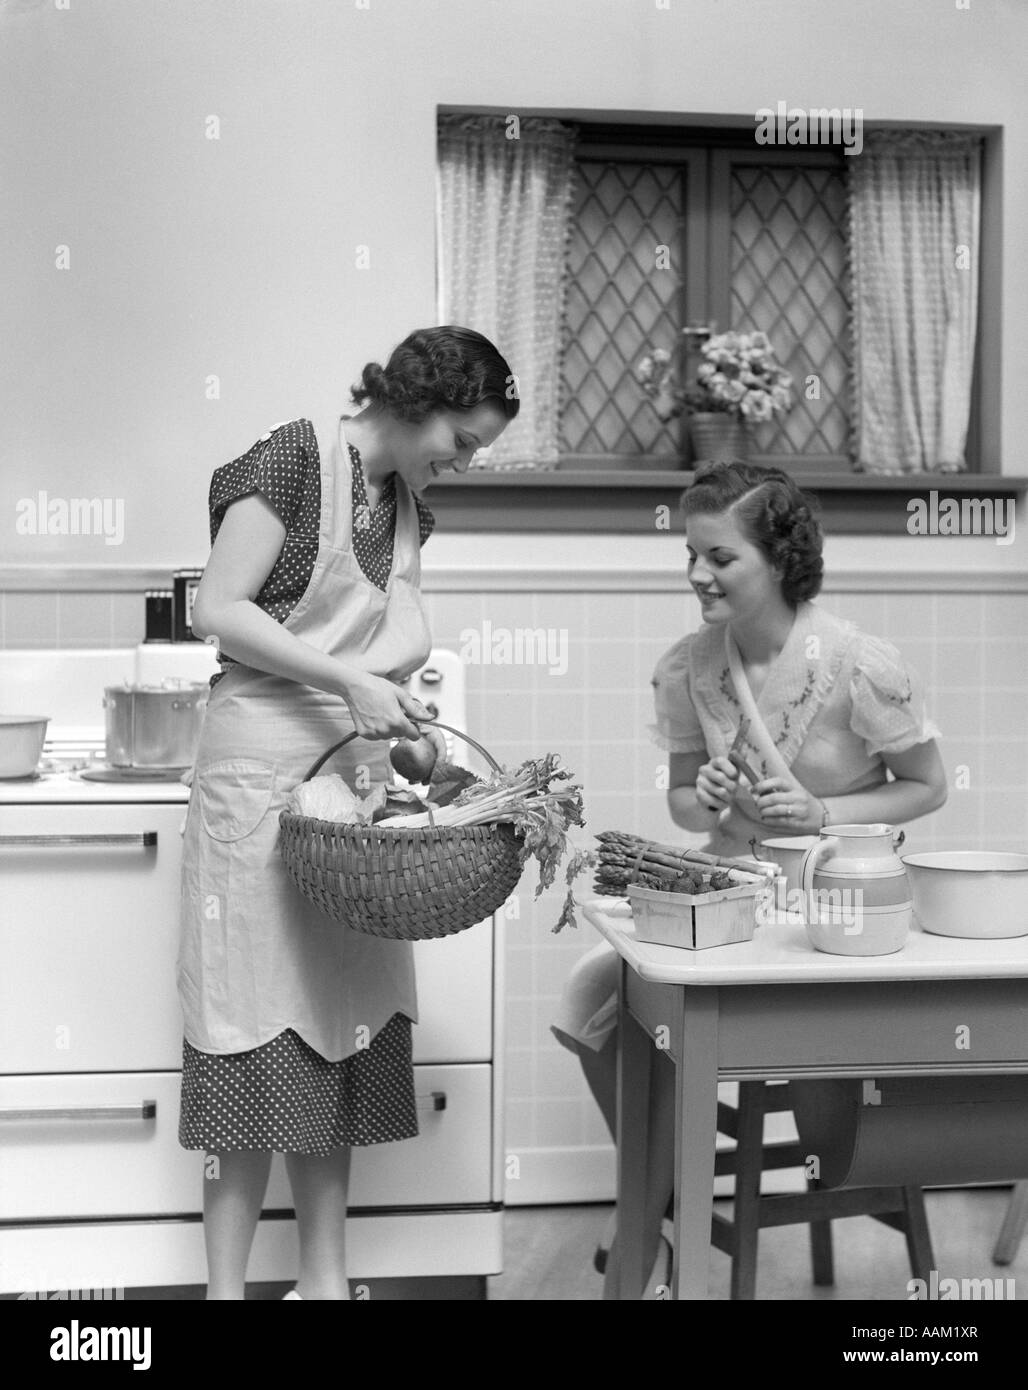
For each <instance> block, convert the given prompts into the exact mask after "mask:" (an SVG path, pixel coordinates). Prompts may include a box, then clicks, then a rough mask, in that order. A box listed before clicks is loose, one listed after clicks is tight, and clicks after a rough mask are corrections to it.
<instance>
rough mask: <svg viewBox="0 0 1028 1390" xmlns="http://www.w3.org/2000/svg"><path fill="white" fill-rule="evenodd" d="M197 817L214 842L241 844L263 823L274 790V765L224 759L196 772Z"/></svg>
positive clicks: (251, 759) (256, 761) (247, 760)
mask: <svg viewBox="0 0 1028 1390" xmlns="http://www.w3.org/2000/svg"><path fill="white" fill-rule="evenodd" d="M194 790H195V791H197V792H198V793H199V803H200V816H201V818H202V820H203V825H204V829H205V830H206V831H207V834H208V835H210V837H211V838H212V839H213V840H223V841H232V840H242V839H244V838H245V836H247V835H250V834H252V833H253V831H255V830H256V829H257V827H258V825H260V823H261V821H262V820H263V818H264V816H265V814H266V812H267V810H268V807H269V806H270V804H271V798H272V795H273V793H274V790H275V765H274V763H264V762H260V761H258V760H257V759H254V758H223V759H222V760H221V761H220V762H216V763H208V764H207V766H206V767H204V768H200V769H198V770H197V773H196V777H195V787H194Z"/></svg>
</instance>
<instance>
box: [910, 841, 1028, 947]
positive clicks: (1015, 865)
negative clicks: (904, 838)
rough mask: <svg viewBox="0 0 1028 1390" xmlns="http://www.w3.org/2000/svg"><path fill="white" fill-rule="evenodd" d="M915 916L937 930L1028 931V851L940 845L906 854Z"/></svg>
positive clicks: (967, 933) (976, 933) (975, 933)
mask: <svg viewBox="0 0 1028 1390" xmlns="http://www.w3.org/2000/svg"><path fill="white" fill-rule="evenodd" d="M900 857H901V859H902V860H903V863H904V865H905V866H906V870H907V874H908V876H909V878H910V887H911V890H912V893H913V898H914V918H915V920H916V922H917V924H918V925H919V926H920V928H921V930H922V931H926V932H931V933H932V934H933V935H934V936H963V937H976V938H989V937H997V938H998V937H1009V936H1028V854H1002V853H999V852H994V851H991V850H970V849H968V850H959V849H951V850H935V851H932V852H930V853H927V854H904V855H901V856H900Z"/></svg>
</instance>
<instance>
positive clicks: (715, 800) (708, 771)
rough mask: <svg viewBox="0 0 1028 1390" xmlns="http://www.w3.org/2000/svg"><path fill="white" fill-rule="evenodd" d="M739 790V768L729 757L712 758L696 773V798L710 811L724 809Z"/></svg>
mask: <svg viewBox="0 0 1028 1390" xmlns="http://www.w3.org/2000/svg"><path fill="white" fill-rule="evenodd" d="M738 790H739V773H738V769H737V768H736V767H735V766H734V765H733V764H732V763H730V762H729V761H728V759H727V758H723V757H717V758H711V760H710V762H709V763H704V764H703V766H702V767H701V768H700V770H699V772H697V774H696V800H697V801H698V802H699V804H700V805H701V806H703V807H704V808H705V809H706V810H708V811H717V812H719V813H720V812H721V811H723V810H724V809H725V807H726V806H730V805H731V804H732V802H733V801H734V800H735V794H736V792H737V791H738Z"/></svg>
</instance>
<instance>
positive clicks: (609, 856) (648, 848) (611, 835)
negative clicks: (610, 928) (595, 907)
mask: <svg viewBox="0 0 1028 1390" xmlns="http://www.w3.org/2000/svg"><path fill="white" fill-rule="evenodd" d="M596 839H597V841H598V842H599V849H597V850H588V851H584V850H583V851H579V852H578V853H577V854H575V855H574V856H573V857H572V859H571V861H570V863H569V864H568V868H567V883H568V894H567V897H566V898H565V900H564V909H563V911H562V912H561V915H560V918H559V919H558V921H557V925H556V926H555V927H554V928H553V930H554V931H555V932H559V931H560V930H561V928H562V927H566V926H569V925H570V926H577V925H578V924H577V921H576V919H575V906H576V904H575V897H574V891H573V888H572V884H573V882H574V879H575V878H576V876H577V875H578V874H580V873H582V872H584V870H585V869H587V868H592V869H593V870H594V875H593V889H594V891H595V892H596V893H599V894H601V895H605V896H608V897H618V898H624V897H627V888H628V885H629V883H635V884H639V885H640V886H641V887H643V888H657V889H666V888H670V886H671V885H672V884H674V885H675V891H679V890H681V889H683V888H684V889H685V891H688V892H693V893H699V892H707V891H713V892H717V891H719V890H720V889H722V888H729V887H734V886H736V885H742V884H754V883H761V882H763V881H764V879H765V877H766V871H765V869H764V866H763V865H761V864H760V862H759V861H755V860H752V859H722V858H719V857H718V856H717V855H716V854H704V852H703V851H702V850H698V849H682V848H681V847H676V846H674V845H661V844H656V843H655V842H654V841H653V840H645V839H643V838H642V837H641V836H639V835H626V834H624V833H623V832H621V831H618V830H603V831H601V832H600V834H598V835H597V836H596ZM771 868H772V866H771V865H768V866H767V869H768V870H769V869H771ZM711 871H713V872H711ZM690 879H691V882H690ZM704 879H706V881H705V882H704V881H703V880H704Z"/></svg>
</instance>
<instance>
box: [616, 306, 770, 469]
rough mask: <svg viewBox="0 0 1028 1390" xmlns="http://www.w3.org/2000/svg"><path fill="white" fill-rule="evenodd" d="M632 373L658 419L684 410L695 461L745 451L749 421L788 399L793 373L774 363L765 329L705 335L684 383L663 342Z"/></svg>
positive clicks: (758, 421)
mask: <svg viewBox="0 0 1028 1390" xmlns="http://www.w3.org/2000/svg"><path fill="white" fill-rule="evenodd" d="M636 377H637V380H638V381H639V383H640V385H641V386H642V388H643V390H644V391H645V392H646V394H647V395H648V396H650V397H651V398H652V400H653V403H654V408H655V410H656V412H657V414H658V416H659V417H660V419H661V420H670V419H673V418H674V417H675V416H677V415H681V414H682V412H683V411H687V412H688V414H689V432H690V436H691V438H692V444H693V452H694V453H695V454H696V461H697V462H701V461H702V462H716V461H717V460H719V459H730V458H738V457H740V456H743V457H745V455H746V453H747V451H748V446H749V436H748V430H749V427H750V426H751V425H756V424H763V423H765V422H766V421H768V420H772V419H774V418H775V416H776V415H782V414H784V413H785V411H787V410H788V409H789V407H790V406H791V405H792V395H791V393H790V390H789V388H790V386H791V385H792V377H791V376H790V375H789V373H788V372H786V371H783V369H782V368H781V367H780V366H779V365H778V362H777V361H776V359H775V353H774V348H772V346H771V343H770V341H769V340H768V337H767V334H766V333H759V332H756V333H734V332H732V333H718V334H715V335H714V336H713V337H710V338H708V339H707V340H706V342H705V343H704V344H703V346H702V347H701V349H700V362H699V364H698V366H697V368H696V374H695V380H694V382H693V383H692V384H690V385H688V386H685V387H682V386H680V385H679V384H678V373H677V369H676V367H675V363H674V361H673V358H672V354H671V353H669V352H668V351H666V350H665V349H663V348H657V349H656V350H655V351H654V352H652V353H650V354H649V355H648V356H646V357H644V358H643V359H642V361H641V362H640V364H639V367H638V369H637V372H636Z"/></svg>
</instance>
